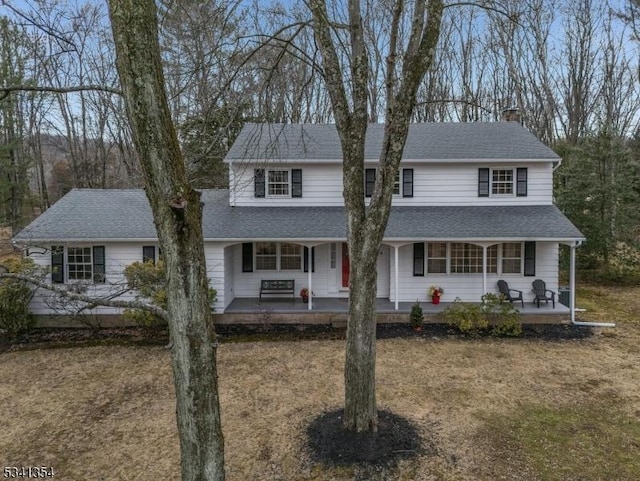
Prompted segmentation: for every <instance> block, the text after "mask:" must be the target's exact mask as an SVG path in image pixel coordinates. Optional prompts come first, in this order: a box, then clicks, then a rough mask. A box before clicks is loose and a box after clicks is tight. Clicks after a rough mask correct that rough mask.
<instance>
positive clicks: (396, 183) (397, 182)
mask: <svg viewBox="0 0 640 481" xmlns="http://www.w3.org/2000/svg"><path fill="white" fill-rule="evenodd" d="M393 195H398V196H399V195H400V169H398V172H396V178H395V179H394V180H393Z"/></svg>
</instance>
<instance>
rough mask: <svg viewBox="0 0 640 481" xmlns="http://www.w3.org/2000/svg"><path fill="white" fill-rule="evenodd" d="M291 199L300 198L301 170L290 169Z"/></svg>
mask: <svg viewBox="0 0 640 481" xmlns="http://www.w3.org/2000/svg"><path fill="white" fill-rule="evenodd" d="M291 197H302V169H291Z"/></svg>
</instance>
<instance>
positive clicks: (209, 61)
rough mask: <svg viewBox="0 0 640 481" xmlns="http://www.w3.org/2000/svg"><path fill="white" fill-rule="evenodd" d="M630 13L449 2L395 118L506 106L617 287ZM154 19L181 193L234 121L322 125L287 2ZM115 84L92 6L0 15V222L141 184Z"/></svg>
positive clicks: (478, 117)
mask: <svg viewBox="0 0 640 481" xmlns="http://www.w3.org/2000/svg"><path fill="white" fill-rule="evenodd" d="M388 3H389V2H385V1H374V0H369V1H368V2H365V10H366V15H365V29H366V35H367V37H368V39H369V40H370V41H371V43H370V45H372V46H373V48H371V49H370V50H369V51H368V56H369V62H370V67H371V71H372V73H373V74H372V75H371V76H370V78H369V86H368V92H369V102H368V109H369V120H370V121H371V122H379V121H383V120H384V118H383V115H384V107H383V106H384V105H386V99H385V95H386V90H385V85H384V82H383V79H384V78H385V72H386V68H387V64H386V59H385V58H386V52H387V50H388V45H385V44H384V42H383V41H382V40H380V39H382V38H383V37H384V35H383V34H384V33H385V32H387V31H388V29H389V25H390V19H391V18H392V14H393V12H392V11H391V5H390V3H389V4H388ZM639 5H640V4H639V3H638V1H637V0H629V1H627V2H624V1H621V0H617V1H613V0H610V1H600V0H501V1H478V2H476V3H472V2H460V3H456V4H455V5H454V4H453V3H451V4H450V5H449V6H447V8H445V17H444V19H443V23H442V33H441V38H440V43H439V46H438V49H437V52H436V58H435V61H434V64H433V66H432V68H431V69H430V70H429V72H428V74H427V76H426V79H425V81H424V82H423V83H422V85H421V87H420V89H419V93H418V98H417V102H418V108H417V110H416V113H415V115H414V119H413V120H414V121H416V122H425V121H431V122H470V121H498V120H499V119H500V114H501V111H502V110H503V109H505V108H517V109H519V111H520V113H521V117H522V122H523V124H524V126H525V127H526V128H528V129H530V130H531V132H533V134H534V135H536V136H537V137H538V138H540V139H541V140H542V141H543V142H545V143H546V144H547V145H549V146H550V147H552V148H553V149H554V150H555V151H556V152H558V154H559V155H561V156H562V157H563V159H564V160H563V163H562V165H561V166H560V168H559V169H558V170H557V172H556V176H555V178H556V185H555V198H556V203H557V204H558V205H559V207H560V208H561V209H562V210H563V211H564V212H565V213H566V215H567V216H568V217H569V218H570V219H571V220H572V221H573V222H574V223H575V224H576V225H577V226H578V227H579V228H580V229H581V230H582V231H583V233H584V234H585V235H586V236H587V238H588V242H587V244H586V245H585V246H584V247H582V248H581V249H579V251H578V252H579V260H580V266H581V267H582V268H594V269H595V268H605V270H607V271H608V272H610V273H613V275H615V276H618V277H619V276H620V275H623V274H626V273H628V272H631V271H637V270H638V268H639V266H640V259H639V256H638V252H639V249H638V246H639V242H640V209H638V206H639V205H640V202H639V201H640V133H639V127H638V122H639V120H640V65H639V57H640V42H639V41H638V39H639V35H638V33H639V30H640V19H639V18H638V11H639ZM329 8H331V4H330V6H329ZM335 9H336V10H335V11H336V12H337V11H339V9H338V8H337V7H335ZM160 16H161V18H160V35H161V45H162V48H163V60H164V71H165V76H166V82H167V86H166V88H167V94H168V97H169V102H170V108H171V113H172V116H173V120H174V122H175V125H176V126H177V129H178V132H179V140H180V143H181V148H182V150H183V153H184V157H185V159H186V162H187V167H188V173H189V176H190V179H191V181H192V183H193V185H194V186H196V187H202V188H216V187H225V186H226V183H227V175H226V171H225V167H224V165H223V164H222V158H223V157H224V155H225V153H226V151H227V150H228V148H229V147H230V146H231V144H232V143H233V141H234V139H235V136H236V135H237V133H238V132H239V130H240V128H241V127H242V125H243V123H244V122H248V121H253V122H311V123H319V122H333V121H334V117H333V113H332V110H331V102H330V100H329V97H328V94H327V91H326V89H325V87H324V84H323V81H322V76H321V73H320V71H319V67H318V65H319V64H318V62H317V61H316V60H317V59H318V50H317V45H316V43H315V41H314V37H313V30H312V29H311V27H310V23H311V18H310V14H309V10H308V8H307V7H306V5H305V4H304V3H302V2H295V1H294V2H286V3H278V2H266V1H261V2H253V3H250V2H240V1H237V2H233V3H230V2H222V1H208V2H200V1H193V0H181V1H168V0H167V1H165V2H160ZM345 21H346V19H345ZM402 28H405V30H406V26H404V27H402V26H401V30H402ZM401 34H402V35H407V34H408V32H406V31H404V32H401ZM338 53H339V55H344V56H347V55H349V52H348V51H347V50H343V51H340V52H338ZM118 88H119V84H118V79H117V73H116V70H115V54H114V46H113V40H112V37H111V33H110V27H109V22H108V18H107V11H106V5H104V4H103V3H102V2H97V1H88V2H82V1H77V2H65V1H38V2H31V3H25V4H24V5H22V6H20V7H17V6H13V7H12V6H11V5H9V4H4V3H3V4H2V6H0V200H1V202H0V225H7V226H11V227H13V228H14V229H19V228H20V227H21V226H24V225H25V224H26V223H28V222H29V221H30V220H31V219H32V218H33V217H34V216H35V215H37V214H38V212H41V211H42V210H44V209H47V208H48V207H49V206H50V205H51V204H52V203H53V202H55V201H56V200H57V199H58V198H60V197H61V196H62V195H64V193H66V192H67V191H68V190H70V189H71V188H74V187H80V188H83V187H84V188H86V187H91V188H120V187H140V186H141V185H142V179H141V174H140V168H139V163H138V160H137V159H136V157H135V152H134V149H133V144H132V140H131V133H130V130H129V126H128V123H127V120H126V115H125V112H124V105H123V101H122V98H121V96H120V95H118V94H116V93H114V92H117V90H118Z"/></svg>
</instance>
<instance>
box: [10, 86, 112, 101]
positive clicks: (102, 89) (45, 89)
mask: <svg viewBox="0 0 640 481" xmlns="http://www.w3.org/2000/svg"><path fill="white" fill-rule="evenodd" d="M87 90H94V91H100V92H108V93H112V94H114V95H122V91H120V90H119V89H116V88H113V87H107V86H105V85H77V86H74V87H59V88H58V87H38V86H29V85H13V86H9V87H0V100H3V99H5V98H7V97H8V96H9V94H11V92H50V93H54V94H69V93H74V92H85V91H87Z"/></svg>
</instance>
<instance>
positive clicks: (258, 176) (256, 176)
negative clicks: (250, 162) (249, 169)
mask: <svg viewBox="0 0 640 481" xmlns="http://www.w3.org/2000/svg"><path fill="white" fill-rule="evenodd" d="M253 184H254V196H255V197H264V193H265V178H264V169H254V170H253Z"/></svg>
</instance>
